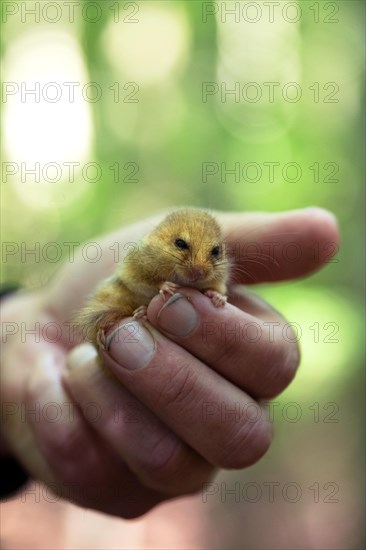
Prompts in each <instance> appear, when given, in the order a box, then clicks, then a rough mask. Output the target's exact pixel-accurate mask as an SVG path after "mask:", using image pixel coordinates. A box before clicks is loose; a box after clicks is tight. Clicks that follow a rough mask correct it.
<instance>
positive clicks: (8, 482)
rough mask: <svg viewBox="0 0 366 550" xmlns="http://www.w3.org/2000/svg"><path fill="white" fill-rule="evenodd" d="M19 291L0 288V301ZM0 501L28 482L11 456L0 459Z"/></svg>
mask: <svg viewBox="0 0 366 550" xmlns="http://www.w3.org/2000/svg"><path fill="white" fill-rule="evenodd" d="M18 289H19V287H18V286H16V285H6V286H1V289H0V299H1V298H4V296H6V295H7V294H11V293H12V292H16V291H17V290H18ZM0 470H1V478H0V499H4V498H7V497H10V496H12V495H14V494H15V493H16V492H17V491H19V489H21V488H22V487H23V485H25V484H26V483H27V482H28V481H29V475H28V473H27V472H26V471H25V470H24V468H23V467H22V466H21V465H20V464H19V462H18V461H17V460H16V459H15V458H13V457H11V456H7V455H5V456H3V457H0Z"/></svg>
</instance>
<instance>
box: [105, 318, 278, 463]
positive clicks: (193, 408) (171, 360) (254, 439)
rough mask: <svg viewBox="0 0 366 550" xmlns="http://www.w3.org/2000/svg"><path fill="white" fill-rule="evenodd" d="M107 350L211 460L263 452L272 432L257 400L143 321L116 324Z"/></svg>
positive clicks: (125, 378)
mask: <svg viewBox="0 0 366 550" xmlns="http://www.w3.org/2000/svg"><path fill="white" fill-rule="evenodd" d="M107 350H108V351H107V352H105V353H104V355H103V360H104V361H105V363H106V365H107V366H108V367H109V368H110V369H111V370H112V372H113V373H114V374H115V375H116V376H117V378H118V379H119V380H120V381H121V382H122V383H123V384H124V385H125V386H126V388H127V389H128V390H129V391H131V393H133V394H134V395H135V396H136V397H137V398H138V399H139V400H141V401H142V402H143V403H144V404H145V405H146V406H147V407H148V408H149V409H150V410H152V411H153V412H154V413H155V414H156V415H157V416H158V417H159V418H160V419H161V420H162V421H163V422H164V423H165V424H166V425H168V426H169V427H170V428H171V429H172V430H173V431H174V432H175V433H177V434H178V436H179V437H180V438H181V439H183V440H184V441H185V442H186V443H187V444H188V445H190V446H191V447H193V449H195V450H196V452H197V453H199V454H200V455H201V456H203V457H204V458H205V459H206V460H207V461H208V462H210V463H211V464H213V465H215V466H220V467H224V468H242V467H244V466H248V465H250V464H253V463H254V462H255V461H256V460H258V459H259V458H260V457H261V456H262V455H263V454H264V452H265V451H266V450H267V448H268V446H269V443H270V439H271V431H272V430H271V426H270V424H269V422H268V420H267V418H266V415H265V414H264V412H263V410H262V409H261V408H260V406H259V405H258V403H256V402H255V401H253V400H252V399H251V398H250V397H249V396H248V395H247V394H246V393H244V392H242V391H241V390H240V389H239V388H237V387H236V386H234V385H233V384H231V382H229V381H227V380H226V379H225V378H223V377H222V376H220V375H219V374H218V373H217V372H215V371H213V370H212V369H210V368H209V367H208V366H206V365H205V364H204V363H202V362H201V361H199V360H198V359H197V358H195V357H193V356H192V355H191V354H190V353H188V352H187V351H186V350H184V349H183V348H182V347H180V346H178V345H177V344H175V343H174V342H172V341H170V340H169V339H167V338H166V337H165V336H163V335H162V334H159V333H158V332H157V331H156V330H155V329H153V328H152V327H151V326H148V325H147V323H146V324H142V323H138V322H136V321H135V320H132V321H128V320H127V321H126V322H124V323H122V324H121V325H119V326H118V327H117V328H116V329H115V330H114V331H113V333H112V334H110V335H109V336H108V337H107ZM233 408H234V409H235V410H234V414H233ZM207 410H210V414H209V415H208V414H206V413H207ZM237 410H239V411H240V413H239V414H237V413H236V412H235V411H237ZM222 411H226V413H227V414H226V413H225V414H224V416H220V415H221V412H222ZM211 412H212V414H211Z"/></svg>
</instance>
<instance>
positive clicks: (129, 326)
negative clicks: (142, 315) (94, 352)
mask: <svg viewBox="0 0 366 550" xmlns="http://www.w3.org/2000/svg"><path fill="white" fill-rule="evenodd" d="M106 350H107V353H109V355H110V356H111V357H112V358H113V359H114V360H115V361H117V363H118V364H119V365H121V366H122V367H125V368H126V369H128V370H137V369H143V368H144V367H146V365H148V363H149V362H150V361H151V358H152V356H153V355H154V353H155V341H154V339H153V337H152V335H151V333H150V332H149V331H148V330H147V329H146V328H145V327H144V326H143V325H142V324H141V323H137V322H135V321H131V322H128V323H124V324H123V325H120V326H119V327H117V328H116V329H115V330H114V331H113V332H112V333H111V334H109V335H108V336H107V338H106Z"/></svg>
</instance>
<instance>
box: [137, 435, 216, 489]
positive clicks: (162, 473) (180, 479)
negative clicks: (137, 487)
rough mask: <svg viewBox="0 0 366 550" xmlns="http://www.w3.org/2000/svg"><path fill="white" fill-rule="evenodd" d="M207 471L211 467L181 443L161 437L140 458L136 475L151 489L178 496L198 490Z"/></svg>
mask: <svg viewBox="0 0 366 550" xmlns="http://www.w3.org/2000/svg"><path fill="white" fill-rule="evenodd" d="M208 468H209V469H210V470H211V468H212V467H211V466H209V465H208V464H207V463H206V462H205V461H203V459H201V458H200V457H199V456H198V455H196V454H195V453H194V451H192V450H191V449H189V448H188V447H187V446H186V445H184V444H183V443H182V442H180V441H179V440H173V439H172V438H171V437H164V438H162V439H160V440H158V441H157V442H156V444H155V445H154V447H153V448H152V449H151V452H150V453H149V455H148V456H146V455H145V457H144V458H143V459H142V462H140V464H139V466H138V470H139V472H138V473H139V477H140V479H141V481H142V482H143V483H144V484H145V485H146V486H148V487H150V488H151V489H155V490H158V491H162V492H164V493H166V494H171V495H180V494H188V493H192V492H195V491H197V490H199V488H200V487H201V484H202V481H203V480H204V479H205V478H206V477H207V470H208Z"/></svg>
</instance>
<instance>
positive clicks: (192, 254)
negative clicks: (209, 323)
mask: <svg viewBox="0 0 366 550" xmlns="http://www.w3.org/2000/svg"><path fill="white" fill-rule="evenodd" d="M182 241H184V244H185V245H186V246H187V248H184V249H181V248H179V247H178V245H177V243H178V244H179V245H180V246H182ZM218 250H219V253H217V252H218ZM228 271H229V265H228V261H227V258H226V257H225V251H224V250H223V242H222V234H221V229H220V226H219V225H218V223H217V221H216V219H215V218H214V217H213V216H212V215H211V214H210V213H209V212H207V211H205V210H198V209H197V210H196V209H183V210H177V211H175V212H172V213H171V214H169V215H168V216H167V217H166V218H165V219H164V220H163V221H162V222H161V223H160V224H159V225H158V226H157V227H156V228H155V229H154V230H153V231H151V233H149V234H148V235H147V236H146V237H145V238H144V239H143V240H142V241H141V242H140V243H139V244H138V248H137V250H136V251H135V252H134V253H133V254H130V255H129V256H127V257H126V258H125V260H124V261H123V263H122V265H121V267H120V268H119V270H118V272H117V274H116V275H114V276H113V277H112V278H110V279H108V280H107V281H104V282H103V283H102V284H101V285H100V286H99V287H98V288H97V289H96V292H95V294H94V295H93V296H92V297H91V299H90V300H89V303H88V304H87V306H86V307H85V308H84V309H82V310H81V312H80V313H79V314H78V316H77V318H76V324H77V327H78V328H79V330H80V331H81V332H82V333H83V336H84V338H85V339H86V340H89V341H90V342H92V343H93V344H95V345H100V342H101V335H102V340H103V335H104V334H105V333H107V332H108V331H109V330H110V329H111V328H112V327H113V326H114V325H115V324H116V323H118V322H119V321H121V320H122V319H123V318H124V317H126V316H130V315H133V314H135V316H136V317H139V316H140V317H141V316H142V315H143V314H144V311H145V310H143V309H142V308H141V307H140V306H148V304H149V302H150V300H151V299H152V298H153V297H154V296H155V295H156V294H157V293H158V292H159V291H160V292H162V293H163V295H164V293H165V292H168V293H170V294H173V292H174V290H175V289H176V288H178V286H188V287H193V288H197V289H199V290H201V291H202V292H204V293H206V292H207V295H208V297H209V298H210V299H211V300H212V301H213V303H214V304H215V305H216V306H220V305H224V303H225V297H224V296H222V295H224V294H226V282H227V279H228ZM139 308H140V309H139ZM138 309H139V311H137V310H138Z"/></svg>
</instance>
